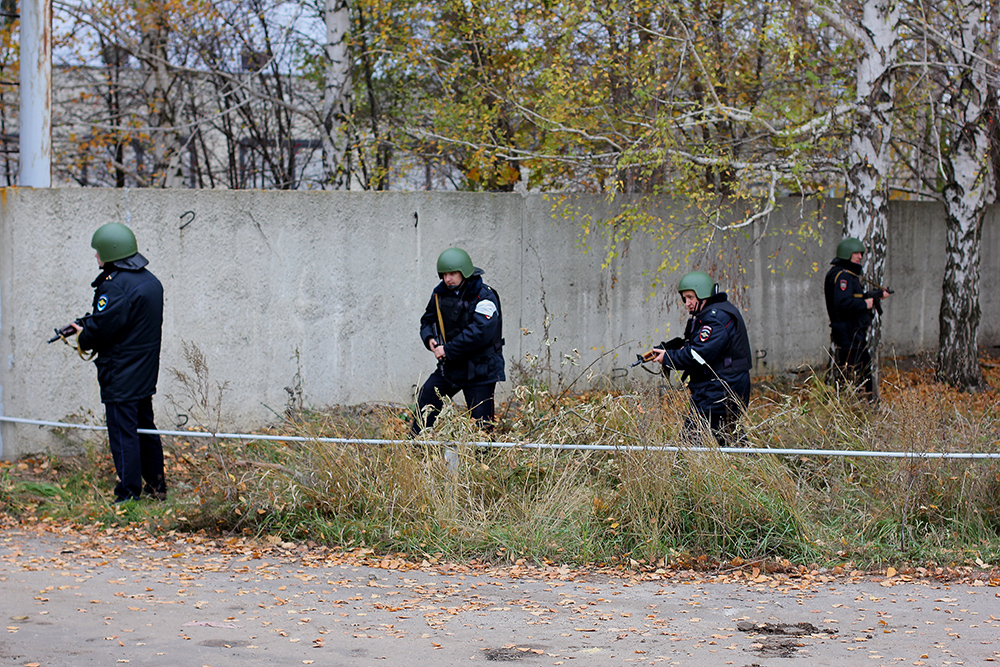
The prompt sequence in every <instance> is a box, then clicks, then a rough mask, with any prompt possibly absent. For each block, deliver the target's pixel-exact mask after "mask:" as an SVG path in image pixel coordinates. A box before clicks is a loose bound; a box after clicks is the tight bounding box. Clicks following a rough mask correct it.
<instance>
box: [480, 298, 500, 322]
mask: <svg viewBox="0 0 1000 667" xmlns="http://www.w3.org/2000/svg"><path fill="white" fill-rule="evenodd" d="M476 312H477V313H479V314H480V315H482V316H483V317H485V318H486V319H488V320H489V319H492V317H493V316H494V315H496V314H497V307H496V305H495V304H494V303H493V302H492V301H489V300H487V299H483V300H482V301H480V302H479V303H477V304H476Z"/></svg>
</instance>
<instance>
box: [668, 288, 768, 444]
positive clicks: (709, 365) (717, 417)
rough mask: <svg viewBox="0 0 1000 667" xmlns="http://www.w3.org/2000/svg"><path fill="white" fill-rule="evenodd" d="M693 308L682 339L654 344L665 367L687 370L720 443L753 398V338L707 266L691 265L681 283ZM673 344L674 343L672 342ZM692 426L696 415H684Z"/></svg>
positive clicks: (698, 408)
mask: <svg viewBox="0 0 1000 667" xmlns="http://www.w3.org/2000/svg"><path fill="white" fill-rule="evenodd" d="M677 291H678V292H679V293H680V295H681V301H682V303H683V304H684V307H685V308H687V311H688V312H689V313H690V314H691V319H689V320H688V323H687V328H686V329H685V330H684V339H683V343H681V342H680V341H678V345H677V346H676V349H668V350H658V349H656V350H654V351H655V352H657V355H656V357H654V359H655V360H656V361H658V362H660V363H662V364H663V368H664V372H669V371H670V370H677V371H682V372H683V373H684V374H686V375H687V377H688V390H689V391H690V392H691V402H692V403H693V404H694V409H695V412H696V413H697V414H698V415H699V416H700V417H701V418H702V419H704V420H706V421H707V422H708V424H709V426H710V427H711V429H712V433H713V434H714V435H715V438H716V440H717V441H718V442H719V444H724V443H725V442H727V441H728V440H729V439H730V438H731V437H732V435H733V431H734V430H735V422H736V420H737V419H738V418H739V416H740V415H741V414H743V412H744V411H745V410H746V407H747V404H748V403H749V402H750V366H751V364H752V359H751V355H750V338H749V336H748V335H747V327H746V324H745V323H744V322H743V316H742V315H741V314H740V311H739V310H738V309H737V308H736V306H734V305H733V304H732V303H730V302H729V298H728V296H727V295H726V293H725V292H720V291H719V286H718V285H717V284H716V283H715V281H714V280H712V277H711V276H709V275H708V274H707V273H705V272H704V271H692V272H691V273H688V274H687V275H685V276H684V277H683V278H681V281H680V283H679V284H678V286H677ZM671 347H673V346H671ZM685 427H686V430H688V432H689V433H690V432H693V431H694V429H695V423H694V420H693V419H691V418H690V417H689V418H688V419H686V420H685Z"/></svg>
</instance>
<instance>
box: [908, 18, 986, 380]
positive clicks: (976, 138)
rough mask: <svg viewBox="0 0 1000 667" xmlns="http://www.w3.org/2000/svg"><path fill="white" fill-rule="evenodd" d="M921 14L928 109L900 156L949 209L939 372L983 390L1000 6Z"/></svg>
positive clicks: (918, 44)
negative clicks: (982, 294)
mask: <svg viewBox="0 0 1000 667" xmlns="http://www.w3.org/2000/svg"><path fill="white" fill-rule="evenodd" d="M911 11H912V18H911V21H910V25H911V26H912V29H913V31H914V33H915V37H916V40H915V44H914V49H913V50H912V53H913V56H914V59H913V62H914V65H912V66H911V71H910V72H909V76H910V79H911V80H912V81H913V82H914V83H913V86H912V87H911V89H910V90H909V91H908V93H909V96H910V97H913V98H916V99H919V100H924V104H921V105H919V106H918V107H917V111H918V112H919V113H916V114H913V116H912V117H913V121H912V122H911V125H910V128H909V132H908V137H907V140H901V141H899V142H898V143H899V144H900V147H899V150H898V154H899V155H900V156H901V157H902V158H903V159H904V160H905V162H906V164H907V166H908V167H909V168H910V170H911V172H912V173H913V174H914V175H915V176H916V177H917V178H918V179H919V187H920V192H921V194H924V195H926V196H930V197H934V198H936V199H938V200H940V201H941V202H942V204H943V205H944V209H945V222H946V229H947V234H946V239H947V241H946V243H947V245H946V262H945V271H944V276H943V279H942V285H941V288H942V289H941V306H940V310H939V316H938V322H939V334H938V355H937V376H938V378H939V379H940V380H942V381H945V382H948V383H949V384H951V385H953V386H956V387H959V388H962V389H978V388H980V387H982V386H983V374H982V369H981V368H980V366H979V358H978V346H979V322H980V308H979V282H980V271H979V263H980V255H981V244H980V242H981V239H982V225H983V218H984V215H985V213H986V208H987V206H988V205H989V204H991V203H993V202H994V201H995V200H996V183H997V174H996V173H995V171H994V162H993V158H992V151H993V150H995V149H996V148H997V146H996V145H995V144H994V141H995V132H996V114H997V96H996V93H997V74H998V73H1000V67H998V64H997V60H996V58H997V53H996V47H997V43H998V42H997V40H998V37H1000V35H998V11H1000V3H998V2H996V1H995V0H946V1H945V2H940V3H935V4H924V3H916V4H914V5H912V9H911ZM916 63H920V64H919V65H917V64H916ZM922 138H926V141H921V139H922Z"/></svg>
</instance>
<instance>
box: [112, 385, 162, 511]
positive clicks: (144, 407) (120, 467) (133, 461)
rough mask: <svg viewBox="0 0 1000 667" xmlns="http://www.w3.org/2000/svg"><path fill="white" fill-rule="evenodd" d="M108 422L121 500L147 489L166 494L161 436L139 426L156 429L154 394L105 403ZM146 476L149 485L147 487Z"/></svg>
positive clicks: (116, 486)
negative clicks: (145, 431)
mask: <svg viewBox="0 0 1000 667" xmlns="http://www.w3.org/2000/svg"><path fill="white" fill-rule="evenodd" d="M104 414H105V416H106V417H107V422H108V445H110V447H111V458H112V459H114V462H115V472H116V473H118V484H116V485H115V498H116V499H117V500H132V499H136V498H139V496H141V495H142V493H143V491H144V490H145V492H146V493H147V494H149V495H152V496H154V497H157V498H161V499H162V498H165V497H166V494H167V482H166V478H165V477H164V474H163V444H162V443H161V442H160V436H158V435H150V434H146V433H142V434H140V433H138V432H137V429H140V428H143V429H155V428H156V424H154V423H153V398H152V397H149V398H143V399H139V400H137V401H121V402H117V403H105V404H104ZM143 480H145V482H146V485H145V488H143V484H142V482H143Z"/></svg>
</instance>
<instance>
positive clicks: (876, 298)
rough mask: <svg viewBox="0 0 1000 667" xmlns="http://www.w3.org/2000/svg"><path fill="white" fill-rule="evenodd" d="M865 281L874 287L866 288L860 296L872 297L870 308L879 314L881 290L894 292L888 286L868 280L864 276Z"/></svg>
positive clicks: (880, 312) (880, 309)
mask: <svg viewBox="0 0 1000 667" xmlns="http://www.w3.org/2000/svg"><path fill="white" fill-rule="evenodd" d="M865 282H866V283H868V285H869V286H871V287H874V288H875V289H872V290H868V291H867V292H865V293H864V294H862V295H861V296H862V297H863V298H865V299H872V310H874V311H875V312H876V313H878V314H879V315H881V314H882V292H883V291H884V292H888V293H889V294H894V293H895V292H893V290H891V289H889V288H888V287H882V286H881V285H879V284H877V283H875V282H874V281H872V280H868V279H867V278H865Z"/></svg>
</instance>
